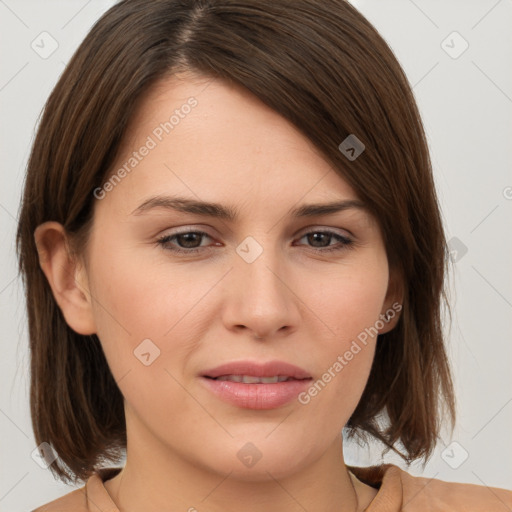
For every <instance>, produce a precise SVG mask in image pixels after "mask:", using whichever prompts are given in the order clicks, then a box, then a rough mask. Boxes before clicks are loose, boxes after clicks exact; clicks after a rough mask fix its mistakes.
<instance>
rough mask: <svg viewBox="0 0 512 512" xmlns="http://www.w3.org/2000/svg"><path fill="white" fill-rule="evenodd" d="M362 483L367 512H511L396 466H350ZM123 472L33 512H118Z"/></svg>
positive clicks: (481, 490)
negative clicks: (368, 497) (115, 494)
mask: <svg viewBox="0 0 512 512" xmlns="http://www.w3.org/2000/svg"><path fill="white" fill-rule="evenodd" d="M347 467H348V469H349V470H350V471H351V472H352V473H353V474H354V475H355V476H356V477H357V478H358V479H359V480H361V481H362V482H364V483H366V484H368V485H370V486H372V487H374V488H375V489H378V492H377V494H376V495H375V497H374V499H373V500H372V502H371V503H370V505H369V506H368V507H367V508H366V511H367V512H399V511H404V512H511V511H512V491H507V490H505V489H497V488H495V487H486V486H483V485H473V484H459V483H453V482H444V481H442V480H435V479H429V478H425V477H415V476H412V475H410V474H409V473H407V472H406V471H404V470H402V469H400V468H399V467H398V466H395V465H393V464H384V465H381V466H371V467H364V468H363V467H354V466H347ZM121 469H122V468H104V469H100V470H98V471H97V472H96V473H94V474H93V475H92V476H91V477H90V478H89V479H88V480H87V483H86V484H85V485H84V486H83V487H81V488H79V489H76V490H74V491H72V492H70V493H69V494H66V495H64V496H62V497H61V498H57V499H56V500H54V501H52V502H50V503H47V504H46V505H43V506H41V507H39V508H37V509H35V510H33V511H32V512H119V509H118V508H117V507H116V505H115V503H114V502H113V501H112V499H111V497H110V495H109V494H108V492H107V490H106V488H105V486H104V485H103V482H105V481H106V480H109V479H110V478H113V477H114V476H116V475H117V473H119V471H121Z"/></svg>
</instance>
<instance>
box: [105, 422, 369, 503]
mask: <svg viewBox="0 0 512 512" xmlns="http://www.w3.org/2000/svg"><path fill="white" fill-rule="evenodd" d="M127 427H128V425H127ZM130 434H136V436H135V437H133V436H130ZM141 434H143V432H141V431H137V432H134V431H133V430H132V432H130V428H127V438H128V445H127V458H126V464H125V467H124V468H123V470H122V471H121V472H120V473H119V474H118V475H116V476H115V477H114V478H112V479H110V480H108V481H107V482H105V488H106V489H107V492H108V493H109V494H110V496H111V497H112V499H113V501H114V502H115V504H116V505H117V507H118V508H119V510H120V512H135V511H139V510H144V511H145V512H178V511H179V512H183V511H188V512H202V511H204V510H208V511H209V512H225V511H226V510H232V509H233V506H234V505H235V504H240V503H243V509H244V511H245V512H267V511H268V510H269V509H272V510H279V511H280V512H288V511H290V512H291V511H297V510H299V509H302V510H322V511H324V512H356V511H362V510H364V509H365V508H366V506H367V505H368V504H369V503H370V501H371V500H372V499H373V497H374V495H375V493H376V491H375V490H374V489H372V488H370V487H368V486H366V485H364V484H362V483H361V482H359V481H358V480H357V479H355V478H354V477H352V476H351V475H350V474H349V472H348V470H347V468H346V466H345V463H344V461H343V445H342V437H341V434H340V435H339V436H338V438H336V439H335V440H334V441H333V443H332V444H331V445H329V447H328V448H327V450H325V451H324V453H323V454H322V455H321V456H320V457H319V458H317V460H314V461H311V462H310V463H308V464H306V465H305V466H304V467H303V468H300V469H296V467H290V468H289V470H286V471H284V472H283V471H281V472H280V473H279V475H277V473H278V471H274V474H273V472H272V470H268V469H266V470H263V469H261V468H260V469H259V470H258V469H257V467H258V466H257V465H255V466H254V467H253V468H252V469H253V470H255V471H254V472H251V473H250V475H249V476H247V475H243V476H241V475H239V474H238V473H236V471H230V472H226V473H225V474H220V473H218V472H215V471H213V470H212V469H210V468H208V467H206V466H202V465H200V464H199V463H195V464H194V463H193V461H192V462H191V460H190V459H187V458H185V457H183V456H182V455H181V454H178V453H176V451H173V450H172V449H171V448H169V447H168V446H165V447H163V446H162V444H161V443H159V442H158V441H157V440H155V439H154V437H153V436H149V435H147V436H142V437H141ZM132 439H137V440H138V441H137V442H136V443H135V442H131V440H132ZM270 467H271V466H270V465H268V466H267V468H270ZM276 475H277V476H276ZM237 506H238V505H237Z"/></svg>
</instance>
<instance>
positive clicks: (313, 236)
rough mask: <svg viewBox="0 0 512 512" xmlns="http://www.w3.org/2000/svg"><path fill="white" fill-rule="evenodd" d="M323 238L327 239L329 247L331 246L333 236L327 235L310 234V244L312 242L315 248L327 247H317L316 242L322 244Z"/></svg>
mask: <svg viewBox="0 0 512 512" xmlns="http://www.w3.org/2000/svg"><path fill="white" fill-rule="evenodd" d="M321 237H327V245H329V242H330V241H331V235H327V234H326V233H310V234H309V235H308V239H309V242H312V245H313V246H314V247H325V246H322V245H321V244H320V245H315V243H316V242H321V241H322V238H321Z"/></svg>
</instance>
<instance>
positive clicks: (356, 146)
mask: <svg viewBox="0 0 512 512" xmlns="http://www.w3.org/2000/svg"><path fill="white" fill-rule="evenodd" d="M338 149H339V150H340V151H341V152H342V153H343V154H344V155H345V156H346V157H347V158H348V159H349V160H350V161H351V162H353V161H354V160H355V159H356V158H357V157H358V156H359V155H360V154H361V153H362V152H363V151H364V150H365V145H364V144H363V143H362V142H361V141H360V140H359V139H358V138H357V137H356V136H355V135H354V134H353V133H351V134H350V135H349V136H348V137H347V138H346V139H345V140H343V142H342V143H341V144H340V145H339V146H338Z"/></svg>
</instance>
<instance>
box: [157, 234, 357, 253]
mask: <svg viewBox="0 0 512 512" xmlns="http://www.w3.org/2000/svg"><path fill="white" fill-rule="evenodd" d="M318 233H321V234H324V235H331V236H332V237H334V238H336V239H337V240H338V241H339V242H341V244H342V245H341V246H340V245H335V246H333V247H330V246H327V248H325V247H321V248H317V247H312V249H313V250H314V251H316V252H319V253H326V252H341V251H344V250H348V249H352V248H353V246H354V241H353V240H351V239H350V238H347V237H345V236H342V235H340V234H339V233H336V232H334V231H327V230H325V231H324V230H313V231H308V232H307V233H304V234H303V235H302V236H301V237H300V238H299V240H300V239H302V238H304V237H305V236H307V235H311V234H318ZM189 234H195V235H199V236H206V237H208V238H211V237H210V235H209V234H208V233H205V232H204V231H183V232H181V233H174V234H173V235H164V236H162V237H160V238H158V239H157V243H158V245H160V246H162V247H164V249H166V250H168V251H172V252H174V253H177V254H194V253H197V252H201V251H203V250H205V249H206V250H208V249H212V247H195V248H191V249H190V248H189V249H186V248H176V247H170V246H169V245H168V244H169V242H170V241H171V240H173V239H175V238H177V237H178V236H180V235H189Z"/></svg>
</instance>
